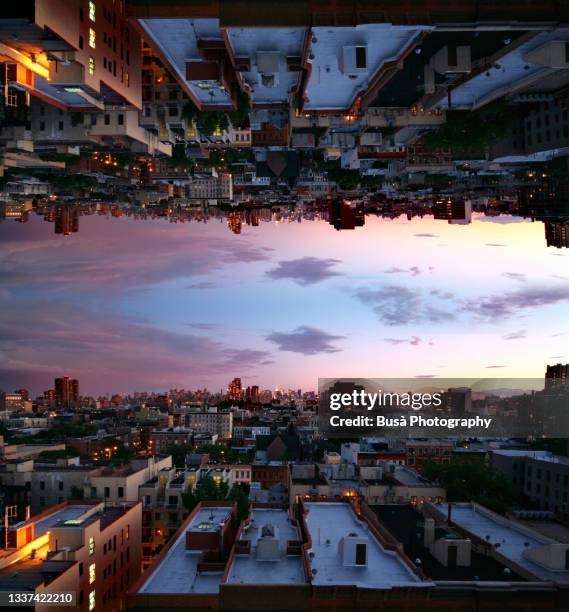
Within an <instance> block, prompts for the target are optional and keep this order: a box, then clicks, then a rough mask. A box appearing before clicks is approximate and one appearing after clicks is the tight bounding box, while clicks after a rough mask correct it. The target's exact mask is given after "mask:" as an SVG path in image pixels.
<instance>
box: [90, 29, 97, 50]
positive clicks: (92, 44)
mask: <svg viewBox="0 0 569 612" xmlns="http://www.w3.org/2000/svg"><path fill="white" fill-rule="evenodd" d="M96 38H97V35H96V34H95V30H93V28H89V46H90V47H91V48H92V49H94V48H95V40H96Z"/></svg>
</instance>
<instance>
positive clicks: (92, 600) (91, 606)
mask: <svg viewBox="0 0 569 612" xmlns="http://www.w3.org/2000/svg"><path fill="white" fill-rule="evenodd" d="M89 4H92V3H91V2H90V3H89ZM94 609H95V591H91V592H90V593H89V612H91V610H94Z"/></svg>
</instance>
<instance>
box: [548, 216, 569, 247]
mask: <svg viewBox="0 0 569 612" xmlns="http://www.w3.org/2000/svg"><path fill="white" fill-rule="evenodd" d="M545 241H546V243H547V246H548V247H556V248H558V249H567V248H569V221H546V222H545Z"/></svg>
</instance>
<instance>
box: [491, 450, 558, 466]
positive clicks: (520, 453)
mask: <svg viewBox="0 0 569 612" xmlns="http://www.w3.org/2000/svg"><path fill="white" fill-rule="evenodd" d="M493 454H494V455H504V456H506V457H528V458H529V459H536V460H537V461H546V462H548V463H558V464H560V465H569V457H562V456H561V455H554V454H553V453H552V452H551V451H546V450H495V451H493Z"/></svg>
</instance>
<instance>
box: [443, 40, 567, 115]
mask: <svg viewBox="0 0 569 612" xmlns="http://www.w3.org/2000/svg"><path fill="white" fill-rule="evenodd" d="M558 40H560V41H569V29H561V28H558V29H556V30H552V31H549V32H541V33H539V34H537V35H536V36H534V37H532V38H531V39H530V40H528V41H526V42H524V43H522V44H520V45H519V46H516V47H515V48H512V50H511V51H510V52H509V53H507V54H506V55H504V56H503V57H501V58H500V59H499V60H498V61H497V62H496V64H494V66H492V67H489V68H488V70H485V71H483V72H480V73H479V74H477V75H476V76H474V77H472V78H471V79H468V80H466V81H465V82H464V83H462V84H460V85H457V86H456V87H454V88H453V89H452V106H453V107H454V108H478V107H479V106H482V105H483V104H485V103H487V102H490V101H491V100H494V99H496V98H498V97H500V96H501V95H503V94H505V93H512V92H513V91H516V90H517V89H521V88H522V86H528V85H530V84H532V83H533V82H534V81H535V80H536V79H538V78H541V77H542V76H544V75H546V74H547V73H548V72H550V71H551V69H548V68H547V67H545V66H541V65H539V64H532V63H531V62H529V61H528V60H527V59H526V55H527V53H528V52H529V51H532V50H534V49H536V48H537V47H540V46H541V45H543V44H545V43H547V42H549V41H558ZM440 105H441V106H443V107H447V106H448V99H447V97H446V96H445V97H444V98H443V99H441V101H440Z"/></svg>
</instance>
